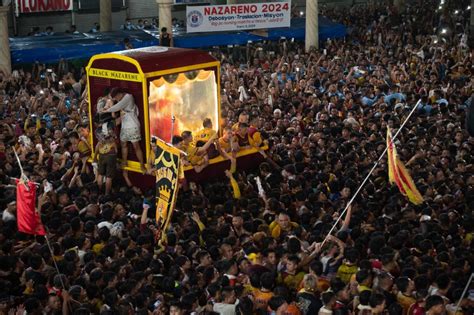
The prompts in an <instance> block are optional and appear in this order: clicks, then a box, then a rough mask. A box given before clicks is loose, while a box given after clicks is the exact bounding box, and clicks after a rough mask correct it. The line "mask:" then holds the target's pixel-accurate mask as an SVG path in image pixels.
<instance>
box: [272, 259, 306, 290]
mask: <svg viewBox="0 0 474 315" xmlns="http://www.w3.org/2000/svg"><path fill="white" fill-rule="evenodd" d="M299 263H300V259H299V258H298V256H296V255H291V256H289V257H288V258H287V259H286V270H285V271H283V272H280V273H279V274H278V279H277V282H278V283H282V284H284V285H286V286H287V287H288V288H289V289H292V290H298V287H299V285H300V283H301V281H303V278H304V275H305V273H304V272H303V271H298V264H299Z"/></svg>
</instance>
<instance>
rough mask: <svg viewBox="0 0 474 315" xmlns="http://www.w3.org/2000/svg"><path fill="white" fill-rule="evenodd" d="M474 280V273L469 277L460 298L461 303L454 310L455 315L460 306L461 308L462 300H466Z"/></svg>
mask: <svg viewBox="0 0 474 315" xmlns="http://www.w3.org/2000/svg"><path fill="white" fill-rule="evenodd" d="M473 278H474V272H473V273H471V276H470V277H469V280H468V281H467V283H466V286H465V287H464V291H462V294H461V297H460V298H459V301H458V303H457V304H456V309H455V310H454V314H456V313H457V312H458V309H459V306H461V301H462V299H464V296H465V295H466V293H467V289H468V288H469V285H470V284H471V282H472V279H473Z"/></svg>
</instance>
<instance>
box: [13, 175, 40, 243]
mask: <svg viewBox="0 0 474 315" xmlns="http://www.w3.org/2000/svg"><path fill="white" fill-rule="evenodd" d="M35 199H36V185H35V183H33V182H31V181H27V182H26V183H22V182H20V181H19V180H17V181H16V213H17V222H18V231H20V232H23V233H27V234H34V235H46V232H45V230H44V227H43V224H42V223H41V218H40V215H39V213H38V211H36V207H35Z"/></svg>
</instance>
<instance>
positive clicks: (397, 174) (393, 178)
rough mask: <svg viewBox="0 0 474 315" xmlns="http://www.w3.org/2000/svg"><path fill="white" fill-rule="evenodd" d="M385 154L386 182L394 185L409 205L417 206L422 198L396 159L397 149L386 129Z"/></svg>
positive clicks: (401, 164)
mask: <svg viewBox="0 0 474 315" xmlns="http://www.w3.org/2000/svg"><path fill="white" fill-rule="evenodd" d="M387 148H388V150H387V154H388V181H389V182H390V184H392V185H393V184H396V185H397V186H398V189H399V190H400V192H401V193H402V195H404V196H406V197H407V198H408V200H410V202H411V203H413V204H415V205H419V204H421V203H422V202H423V197H422V196H421V194H420V192H419V191H418V189H417V188H416V186H415V183H414V182H413V179H412V178H411V176H410V173H408V170H407V169H406V168H405V165H403V163H402V161H400V159H399V158H398V154H397V148H396V147H395V144H394V143H393V141H392V133H391V132H390V128H387Z"/></svg>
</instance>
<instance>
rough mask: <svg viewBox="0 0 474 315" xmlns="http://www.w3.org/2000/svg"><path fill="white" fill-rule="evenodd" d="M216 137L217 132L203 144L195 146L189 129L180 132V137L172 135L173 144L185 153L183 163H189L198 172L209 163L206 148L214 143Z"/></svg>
mask: <svg viewBox="0 0 474 315" xmlns="http://www.w3.org/2000/svg"><path fill="white" fill-rule="evenodd" d="M216 138H217V133H215V134H214V135H212V136H211V137H210V138H209V140H208V141H207V142H206V143H205V144H204V145H203V146H200V147H196V146H194V145H193V135H192V133H191V131H187V130H186V131H183V132H182V133H181V137H178V136H174V137H173V145H174V146H175V147H176V148H178V149H180V150H182V151H184V152H185V153H186V154H187V156H186V158H185V159H184V164H191V165H192V166H193V167H194V170H195V171H196V173H200V172H201V171H202V170H203V169H204V168H205V167H206V166H207V165H208V164H209V158H208V156H207V149H208V148H209V146H210V145H211V144H212V143H214V140H215V139H216Z"/></svg>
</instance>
